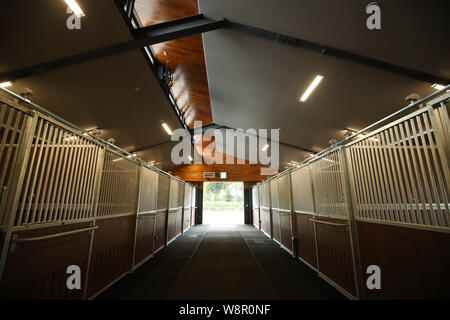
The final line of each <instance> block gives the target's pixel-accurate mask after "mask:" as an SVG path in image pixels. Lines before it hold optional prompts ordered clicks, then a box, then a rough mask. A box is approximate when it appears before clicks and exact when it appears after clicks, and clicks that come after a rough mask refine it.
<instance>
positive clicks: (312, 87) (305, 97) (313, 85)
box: [300, 75, 323, 102]
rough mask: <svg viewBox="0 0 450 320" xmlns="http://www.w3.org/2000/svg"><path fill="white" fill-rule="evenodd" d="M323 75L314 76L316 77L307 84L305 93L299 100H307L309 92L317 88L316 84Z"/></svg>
mask: <svg viewBox="0 0 450 320" xmlns="http://www.w3.org/2000/svg"><path fill="white" fill-rule="evenodd" d="M322 79H323V76H321V75H318V76H316V78H315V79H314V81H313V82H311V84H310V85H309V87H308V89H306V91H305V93H304V94H303V96H302V97H301V98H300V101H301V102H305V101H306V100H308V98H309V96H310V95H311V93H313V91H314V90H315V89H316V88H317V86H318V85H319V83H320V82H321V81H322Z"/></svg>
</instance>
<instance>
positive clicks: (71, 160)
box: [61, 136, 78, 221]
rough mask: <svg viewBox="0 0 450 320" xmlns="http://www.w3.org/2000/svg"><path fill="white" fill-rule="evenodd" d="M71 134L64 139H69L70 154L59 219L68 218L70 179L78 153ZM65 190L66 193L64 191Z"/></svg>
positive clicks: (71, 179)
mask: <svg viewBox="0 0 450 320" xmlns="http://www.w3.org/2000/svg"><path fill="white" fill-rule="evenodd" d="M72 137H73V136H69V137H67V138H66V139H69V141H70V156H69V160H68V163H67V174H66V180H65V182H64V193H63V199H62V201H61V204H62V205H63V207H62V208H61V220H62V221H66V220H67V219H68V216H67V211H68V208H69V206H70V197H71V190H72V181H73V172H74V170H75V168H74V167H75V166H76V164H77V160H76V158H77V154H78V148H77V146H76V144H74V141H75V139H73V138H72ZM66 192H67V193H66Z"/></svg>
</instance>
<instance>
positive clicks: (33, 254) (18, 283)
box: [0, 223, 91, 300]
mask: <svg viewBox="0 0 450 320" xmlns="http://www.w3.org/2000/svg"><path fill="white" fill-rule="evenodd" d="M89 227H90V224H89V223H80V224H71V225H66V226H58V227H51V228H42V229H35V230H28V231H20V232H16V233H14V235H15V236H17V237H18V238H19V239H20V238H35V237H41V236H47V235H54V234H58V233H61V232H68V231H74V230H80V229H85V228H89ZM90 239H91V234H90V232H89V231H87V232H81V233H76V234H72V235H66V236H62V237H57V238H52V239H47V240H40V241H32V242H16V244H14V243H13V245H12V247H11V249H10V252H9V256H8V260H7V264H6V267H5V268H6V269H5V275H6V276H5V277H4V278H3V280H2V284H1V288H0V298H1V299H10V300H13V299H14V300H15V299H33V300H35V299H76V300H78V299H83V294H84V285H85V282H84V280H86V274H87V273H86V271H87V263H88V262H87V261H88V255H89V244H90ZM71 265H76V266H79V267H80V269H81V288H82V290H69V289H68V288H67V285H66V282H67V278H68V277H69V275H68V274H67V273H66V271H67V267H68V266H71Z"/></svg>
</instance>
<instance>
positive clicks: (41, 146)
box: [25, 121, 48, 222]
mask: <svg viewBox="0 0 450 320" xmlns="http://www.w3.org/2000/svg"><path fill="white" fill-rule="evenodd" d="M47 129H48V122H47V121H45V125H44V129H43V131H42V135H40V133H39V135H38V137H37V139H36V148H37V147H38V145H39V138H42V143H41V144H40V146H39V153H38V158H37V163H36V169H35V172H34V176H33V180H32V183H31V192H30V200H29V202H28V210H27V215H26V219H25V221H26V222H30V221H29V220H28V219H29V217H30V211H31V205H32V202H33V194H34V189H35V187H36V182H37V179H38V174H39V171H40V163H41V157H42V152H43V150H44V141H45V138H46V136H47ZM34 200H35V203H36V202H37V201H38V200H37V199H36V197H34ZM35 214H36V211H35V209H34V210H33V212H32V216H31V222H34V218H35Z"/></svg>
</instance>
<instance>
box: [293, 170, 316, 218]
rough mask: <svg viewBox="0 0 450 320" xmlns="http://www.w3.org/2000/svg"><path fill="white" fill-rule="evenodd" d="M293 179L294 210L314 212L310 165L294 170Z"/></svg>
mask: <svg viewBox="0 0 450 320" xmlns="http://www.w3.org/2000/svg"><path fill="white" fill-rule="evenodd" d="M291 181H292V202H293V208H294V210H295V211H301V212H309V213H314V198H313V192H312V181H311V174H310V166H306V167H303V168H300V169H298V170H295V171H293V172H292V174H291Z"/></svg>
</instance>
